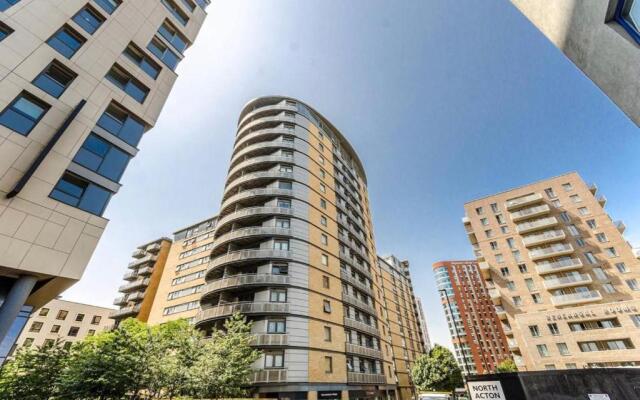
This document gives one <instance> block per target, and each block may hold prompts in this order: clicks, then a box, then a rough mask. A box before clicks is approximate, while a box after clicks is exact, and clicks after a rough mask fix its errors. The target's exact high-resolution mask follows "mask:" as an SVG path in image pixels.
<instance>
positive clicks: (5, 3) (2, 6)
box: [0, 0, 20, 11]
mask: <svg viewBox="0 0 640 400" xmlns="http://www.w3.org/2000/svg"><path fill="white" fill-rule="evenodd" d="M18 2H20V0H0V11H5V10H7V9H8V8H9V7H11V6H12V5H14V4H18Z"/></svg>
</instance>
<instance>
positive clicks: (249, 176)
mask: <svg viewBox="0 0 640 400" xmlns="http://www.w3.org/2000/svg"><path fill="white" fill-rule="evenodd" d="M262 178H270V179H279V178H282V179H293V174H292V173H291V172H280V171H260V172H250V173H246V174H244V175H242V176H239V177H237V178H235V179H234V180H232V181H230V182H229V183H228V184H227V186H226V187H225V189H224V199H225V200H226V198H227V197H228V196H229V195H231V194H232V193H231V190H232V189H234V188H236V187H237V186H238V185H239V184H241V183H245V182H248V181H252V180H256V179H262Z"/></svg>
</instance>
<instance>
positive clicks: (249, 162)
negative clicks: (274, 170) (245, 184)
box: [227, 156, 296, 177]
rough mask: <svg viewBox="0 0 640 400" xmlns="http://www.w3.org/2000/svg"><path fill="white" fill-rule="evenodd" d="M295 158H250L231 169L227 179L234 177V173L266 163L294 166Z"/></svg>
mask: <svg viewBox="0 0 640 400" xmlns="http://www.w3.org/2000/svg"><path fill="white" fill-rule="evenodd" d="M295 160H296V158H295V157H291V156H258V157H252V158H249V159H247V160H244V161H241V162H239V163H238V164H236V166H234V167H233V168H231V169H230V170H229V172H228V173H227V176H228V177H232V176H234V175H235V174H236V173H238V172H240V171H241V170H242V169H243V168H247V167H252V166H255V165H260V164H267V163H272V164H276V163H286V164H294V163H295Z"/></svg>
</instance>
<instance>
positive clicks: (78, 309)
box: [15, 299, 114, 349]
mask: <svg viewBox="0 0 640 400" xmlns="http://www.w3.org/2000/svg"><path fill="white" fill-rule="evenodd" d="M111 312H113V309H111V308H105V307H98V306H92V305H89V304H83V303H76V302H74V301H67V300H61V299H53V300H51V301H50V302H48V303H47V304H45V305H44V306H43V307H41V308H39V309H37V310H35V311H34V312H33V313H32V314H31V317H29V320H28V321H27V324H26V326H25V328H24V329H23V330H22V333H21V334H20V336H19V337H18V340H17V341H16V347H15V348H16V349H17V348H20V347H22V346H42V345H44V344H47V343H53V342H55V341H58V340H60V341H62V342H63V343H64V346H70V345H71V344H72V343H73V342H77V341H80V340H83V339H84V338H86V337H87V336H93V335H95V334H96V333H99V332H102V331H104V330H107V329H109V328H110V327H112V326H113V323H114V320H112V319H111V318H109V314H110V313H111Z"/></svg>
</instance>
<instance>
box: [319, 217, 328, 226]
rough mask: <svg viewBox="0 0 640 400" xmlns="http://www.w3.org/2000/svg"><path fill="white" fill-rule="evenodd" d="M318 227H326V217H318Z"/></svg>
mask: <svg viewBox="0 0 640 400" xmlns="http://www.w3.org/2000/svg"><path fill="white" fill-rule="evenodd" d="M320 225H322V226H327V217H325V216H324V215H321V216H320Z"/></svg>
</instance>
